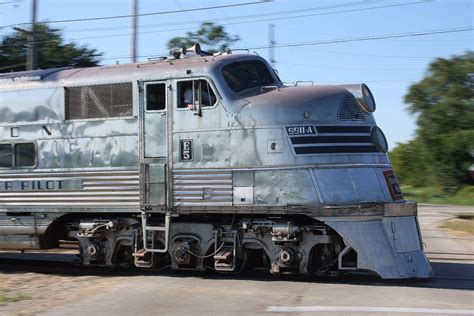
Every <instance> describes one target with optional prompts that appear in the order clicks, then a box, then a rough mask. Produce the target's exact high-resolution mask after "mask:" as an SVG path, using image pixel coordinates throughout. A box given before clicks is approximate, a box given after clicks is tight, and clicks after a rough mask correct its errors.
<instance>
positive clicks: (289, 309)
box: [266, 306, 474, 315]
mask: <svg viewBox="0 0 474 316" xmlns="http://www.w3.org/2000/svg"><path fill="white" fill-rule="evenodd" d="M266 311H267V312H273V313H304V312H326V313H327V312H361V313H370V312H373V313H377V312H378V313H413V314H445V315H447V314H451V315H474V310H468V309H441V308H413V307H372V306H268V307H267V309H266Z"/></svg>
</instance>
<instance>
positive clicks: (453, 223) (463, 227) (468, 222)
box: [441, 218, 474, 235]
mask: <svg viewBox="0 0 474 316" xmlns="http://www.w3.org/2000/svg"><path fill="white" fill-rule="evenodd" d="M441 227H442V228H447V229H450V230H455V231H458V232H463V233H468V234H470V235H474V220H473V219H472V218H471V219H453V220H449V221H447V222H444V223H443V224H441Z"/></svg>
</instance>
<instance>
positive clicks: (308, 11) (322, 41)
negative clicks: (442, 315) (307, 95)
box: [0, 0, 474, 148]
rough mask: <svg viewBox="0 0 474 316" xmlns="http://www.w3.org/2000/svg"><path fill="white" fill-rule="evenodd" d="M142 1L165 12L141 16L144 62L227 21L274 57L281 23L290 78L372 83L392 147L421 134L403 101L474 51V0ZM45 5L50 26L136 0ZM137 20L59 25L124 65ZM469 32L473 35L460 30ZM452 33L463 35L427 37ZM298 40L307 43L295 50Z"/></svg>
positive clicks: (10, 9)
mask: <svg viewBox="0 0 474 316" xmlns="http://www.w3.org/2000/svg"><path fill="white" fill-rule="evenodd" d="M31 1H32V0H0V36H5V35H8V34H11V33H12V32H13V29H12V27H11V25H14V24H20V23H24V22H28V21H30V19H31ZM137 1H138V6H139V9H138V13H139V14H146V13H158V12H160V13H161V14H153V15H147V16H140V17H139V18H138V24H139V28H138V33H139V35H138V55H139V56H142V57H140V58H139V59H138V60H139V61H146V60H147V59H148V58H149V57H151V56H166V55H167V54H168V49H167V47H166V43H167V42H168V40H169V39H171V38H172V37H175V36H184V35H185V33H186V32H187V31H195V30H197V29H198V28H199V25H200V23H201V22H203V21H210V22H214V23H216V24H220V25H223V26H224V27H225V30H226V31H227V32H228V33H229V34H231V35H238V36H240V38H241V40H240V41H238V42H236V43H234V44H233V45H232V47H231V48H234V49H244V48H251V49H252V50H254V51H256V52H257V53H258V54H259V55H261V56H263V57H265V58H267V59H269V53H270V52H269V49H268V48H259V47H262V46H263V47H267V46H268V45H269V29H270V24H273V25H274V39H275V42H276V46H277V47H276V48H275V51H274V52H275V59H276V63H275V64H274V65H275V68H276V69H277V70H278V72H279V75H280V77H281V78H282V80H283V81H285V82H288V83H292V82H296V81H302V82H301V83H299V84H338V83H366V84H367V85H368V86H369V87H370V89H371V90H372V93H373V95H374V97H375V100H376V103H377V110H376V112H375V113H374V115H375V118H376V120H377V124H378V125H379V126H380V127H381V128H382V129H383V130H384V132H385V135H386V137H387V140H388V142H389V146H390V147H391V148H393V147H394V146H396V143H403V142H407V141H409V140H410V139H413V137H414V135H415V132H416V117H414V116H412V115H410V114H409V112H408V111H407V108H408V104H405V103H404V100H403V99H404V96H405V95H406V93H407V92H408V89H409V87H410V86H411V85H413V84H414V83H417V82H419V81H420V80H422V79H423V77H424V76H426V74H427V72H426V70H427V68H428V66H429V64H430V63H431V62H432V61H433V60H434V59H435V58H449V57H451V56H453V55H459V54H463V53H465V52H466V51H468V50H474V31H473V30H472V28H473V27H474V0H433V1H431V0H397V1H389V0H386V1H383V0H335V1H322V0H273V1H258V0H137ZM230 5H233V6H230ZM219 7H220V8H219ZM37 8H38V12H37V21H40V22H42V21H58V20H71V19H72V20H77V19H83V18H95V17H108V16H122V15H130V14H131V0H37ZM197 8H202V10H196V9H197ZM210 8H212V9H210ZM190 9H192V10H190ZM170 11H174V13H170ZM176 11H180V12H176ZM165 12H167V13H165ZM130 20H131V19H130V18H120V19H105V20H92V21H91V20H89V21H76V22H62V23H60V22H54V23H51V26H53V27H56V28H59V29H61V30H62V32H63V35H64V37H65V39H66V40H67V41H68V42H69V41H73V42H75V43H76V44H78V45H87V46H88V47H89V48H95V49H97V50H99V51H101V52H103V53H104V55H103V58H102V64H103V65H107V64H115V63H121V64H123V63H128V62H130V58H129V56H130V55H131V53H130V50H131V47H130V46H131V44H130V43H131V39H130V35H129V33H130ZM21 27H23V28H27V27H28V26H27V25H23V26H21ZM466 28H471V30H468V31H462V32H458V31H457V30H460V29H466ZM446 30H447V31H456V32H449V33H438V34H431V35H425V36H421V35H419V34H420V33H430V32H433V31H436V32H439V31H442V32H444V31H446ZM408 34H411V35H415V34H418V35H417V36H405V35H408ZM399 35H402V37H398V36H399ZM380 37H383V38H382V39H380ZM386 37H389V38H386ZM374 38H378V39H374ZM302 43H304V45H301V44H302ZM288 44H297V45H296V46H291V47H288V46H286V47H285V45H288ZM278 45H281V46H282V47H278Z"/></svg>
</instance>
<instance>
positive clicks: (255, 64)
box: [222, 61, 275, 92]
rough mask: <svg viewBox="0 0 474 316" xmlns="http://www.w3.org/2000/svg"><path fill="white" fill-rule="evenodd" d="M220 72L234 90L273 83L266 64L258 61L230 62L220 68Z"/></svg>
mask: <svg viewBox="0 0 474 316" xmlns="http://www.w3.org/2000/svg"><path fill="white" fill-rule="evenodd" d="M222 74H223V75H224V79H225V81H226V82H227V84H228V85H229V87H230V88H231V89H232V90H233V91H235V92H239V91H242V90H245V89H249V88H253V87H258V86H266V85H271V84H274V83H275V81H274V80H273V77H272V76H271V75H270V72H269V71H268V68H267V66H266V65H265V64H264V63H262V62H260V61H242V62H236V63H232V64H230V65H227V66H225V67H224V68H223V69H222Z"/></svg>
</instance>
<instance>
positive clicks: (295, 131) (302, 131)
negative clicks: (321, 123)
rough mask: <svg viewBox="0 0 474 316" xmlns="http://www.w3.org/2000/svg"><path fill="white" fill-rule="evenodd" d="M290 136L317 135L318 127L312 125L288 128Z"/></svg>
mask: <svg viewBox="0 0 474 316" xmlns="http://www.w3.org/2000/svg"><path fill="white" fill-rule="evenodd" d="M285 128H286V132H287V133H288V136H304V135H316V134H317V131H316V127H314V126H312V125H300V126H286V127H285Z"/></svg>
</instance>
